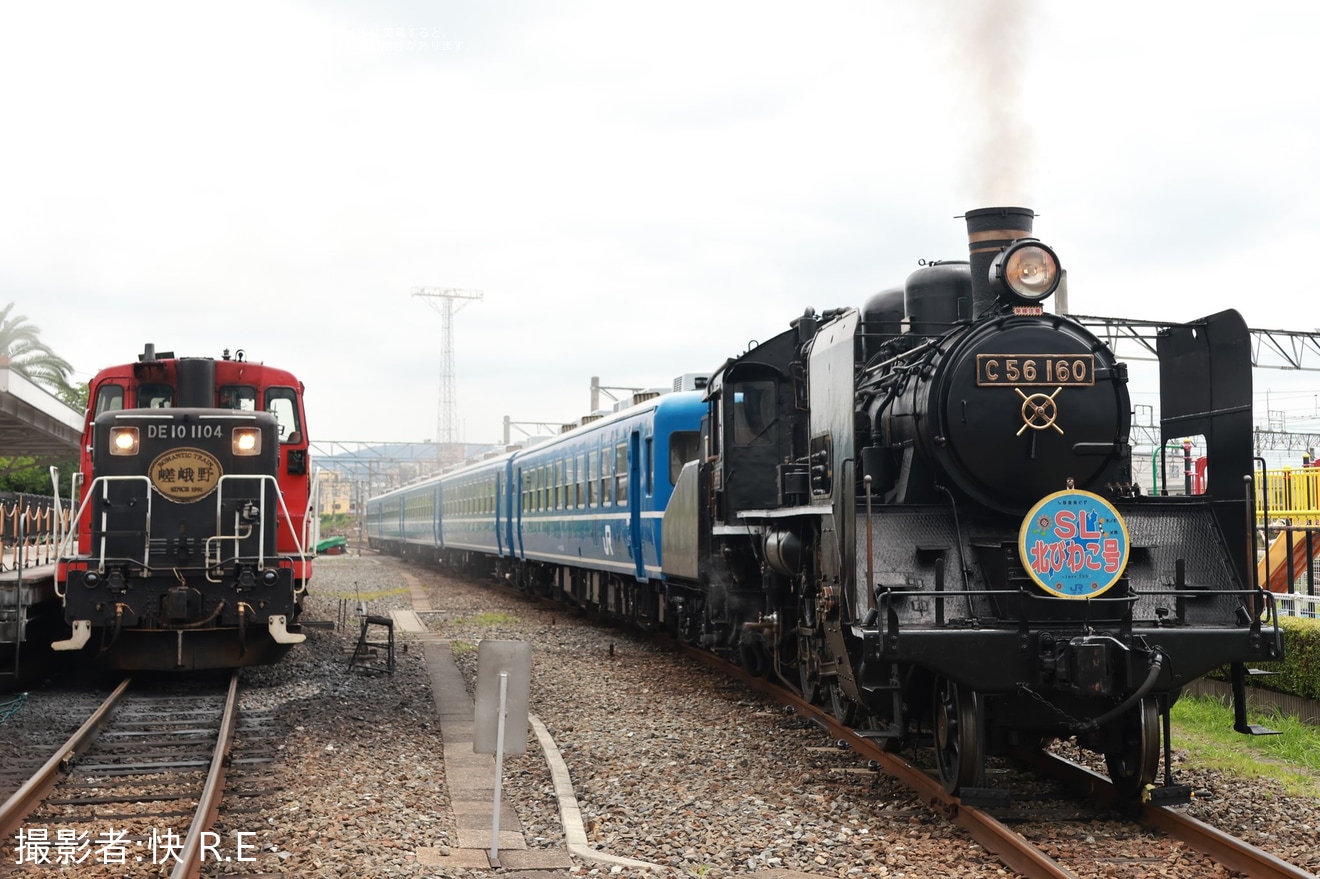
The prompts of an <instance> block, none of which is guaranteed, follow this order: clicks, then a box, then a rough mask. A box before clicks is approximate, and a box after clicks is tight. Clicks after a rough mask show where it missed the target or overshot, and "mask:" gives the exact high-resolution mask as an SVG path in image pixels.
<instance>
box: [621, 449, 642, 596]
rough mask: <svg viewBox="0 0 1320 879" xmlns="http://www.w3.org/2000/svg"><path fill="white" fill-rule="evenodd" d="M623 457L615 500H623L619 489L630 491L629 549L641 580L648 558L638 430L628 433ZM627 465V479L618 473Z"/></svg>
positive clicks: (638, 577)
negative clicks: (644, 546)
mask: <svg viewBox="0 0 1320 879" xmlns="http://www.w3.org/2000/svg"><path fill="white" fill-rule="evenodd" d="M620 448H621V449H622V448H623V447H622V446H620ZM621 457H626V461H616V462H615V466H616V470H615V473H616V476H615V480H616V481H617V485H616V488H615V498H614V502H615V503H616V504H617V503H620V502H621V501H622V500H623V498H621V497H619V496H618V490H619V489H623V490H624V491H626V492H627V493H628V549H629V551H630V552H631V553H632V559H633V565H634V566H635V567H636V568H637V579H638V580H639V581H641V580H645V579H646V558H645V557H644V556H643V554H642V456H641V434H640V433H639V432H638V431H635V430H634V431H633V432H632V433H630V434H628V449H627V452H626V453H625V455H623V456H621ZM625 467H626V468H627V469H626V471H625V472H626V473H627V478H626V479H625V478H624V477H623V476H622V475H617V474H619V472H620V471H621V470H623V469H624V468H625Z"/></svg>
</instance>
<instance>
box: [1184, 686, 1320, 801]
mask: <svg viewBox="0 0 1320 879" xmlns="http://www.w3.org/2000/svg"><path fill="white" fill-rule="evenodd" d="M1248 719H1249V720H1250V721H1251V722H1252V723H1257V724H1260V725H1261V726H1266V727H1269V728H1270V729H1275V730H1278V731H1279V732H1280V733H1281V734H1280V735H1277V736H1244V735H1242V734H1241V733H1237V732H1234V731H1233V709H1232V707H1230V706H1228V705H1225V704H1224V703H1223V702H1220V701H1219V700H1218V699H1214V698H1210V697H1202V696H1184V697H1183V698H1181V699H1179V700H1178V702H1177V703H1176V704H1175V705H1174V706H1173V743H1174V746H1175V747H1176V748H1178V749H1179V750H1183V751H1185V752H1186V754H1187V756H1186V764H1187V765H1188V766H1191V767H1196V768H1205V769H1214V770H1216V771H1220V772H1228V773H1232V774H1234V775H1238V776H1242V777H1246V778H1267V779H1271V780H1273V781H1277V782H1279V783H1280V784H1282V785H1283V787H1284V788H1285V789H1286V790H1287V791H1288V793H1289V794H1292V795H1294V796H1311V797H1316V798H1318V799H1320V727H1315V726H1307V725H1306V724H1304V723H1301V722H1300V721H1298V720H1297V719H1296V718H1293V717H1286V716H1284V715H1281V714H1262V713H1259V712H1250V713H1249V717H1248Z"/></svg>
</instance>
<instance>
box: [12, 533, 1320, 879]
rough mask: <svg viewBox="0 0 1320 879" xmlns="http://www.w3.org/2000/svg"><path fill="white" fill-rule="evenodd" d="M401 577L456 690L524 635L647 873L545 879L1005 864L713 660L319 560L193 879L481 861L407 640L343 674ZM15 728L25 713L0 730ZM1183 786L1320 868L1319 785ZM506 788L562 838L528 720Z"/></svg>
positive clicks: (559, 614) (578, 757) (586, 863)
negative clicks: (260, 726)
mask: <svg viewBox="0 0 1320 879" xmlns="http://www.w3.org/2000/svg"><path fill="white" fill-rule="evenodd" d="M410 586H412V587H413V588H415V589H416V590H418V591H419V594H423V595H425V596H426V599H427V600H429V603H430V608H431V612H429V613H422V614H420V616H421V618H422V619H423V620H424V621H425V623H426V624H427V625H428V627H429V629H430V630H431V632H430V635H428V636H427V637H439V638H443V639H445V640H448V641H449V643H450V648H451V651H452V654H453V658H454V662H455V663H456V664H457V665H458V667H459V670H460V671H461V672H462V674H463V676H464V678H465V680H466V682H467V685H468V688H469V692H470V691H471V688H472V686H473V683H474V680H475V675H476V665H477V650H476V645H477V643H478V642H479V641H480V640H481V639H483V638H491V639H507V640H521V641H528V642H531V644H532V645H533V660H532V682H531V695H530V711H531V713H532V714H533V715H535V716H536V718H538V719H539V720H540V722H541V723H542V724H544V726H545V728H546V730H547V731H548V732H549V734H550V736H551V737H552V738H553V740H554V744H555V745H556V746H557V749H558V751H559V753H560V754H561V755H562V758H563V760H564V762H565V764H566V765H567V768H568V772H569V774H570V776H571V780H572V784H573V789H574V794H575V796H576V798H577V804H578V806H579V808H580V810H581V816H582V821H583V825H584V828H585V831H586V835H587V843H588V845H589V846H591V847H592V848H593V849H596V850H598V851H600V852H603V853H609V854H613V855H618V856H621V857H626V858H633V859H637V860H640V861H645V862H649V863H652V864H655V865H657V866H658V867H659V868H660V869H658V870H655V871H648V870H644V869H641V868H637V867H630V866H627V867H625V866H617V865H611V864H609V863H606V862H598V861H596V860H594V859H588V858H582V857H574V858H573V860H572V863H573V865H574V866H573V867H571V868H570V869H568V870H560V871H558V874H559V875H564V874H566V873H570V872H571V873H572V874H575V875H625V876H630V875H638V876H641V875H651V876H674V877H700V879H713V877H721V876H731V875H745V874H750V873H763V872H767V871H773V872H772V873H771V875H773V874H774V873H778V874H779V875H780V876H784V875H790V874H791V873H794V872H799V873H811V874H815V875H821V876H837V877H849V876H905V877H914V879H919V877H936V876H939V877H944V876H955V875H956V876H1002V875H1011V873H1010V871H1007V870H1006V869H1005V868H1003V867H1002V866H1001V865H1000V864H999V862H998V861H997V860H996V859H995V858H994V857H992V856H990V855H989V854H987V853H986V852H985V851H983V850H982V849H980V848H979V846H977V845H976V843H975V842H973V841H972V840H971V839H970V838H969V837H968V836H967V835H966V834H965V833H963V832H962V831H961V830H959V829H958V828H956V827H954V826H952V825H951V824H949V823H948V822H946V821H945V820H944V819H942V818H940V817H939V816H937V815H936V814H935V813H934V812H932V811H931V810H930V809H928V808H927V807H926V806H924V805H923V804H922V803H920V802H918V801H917V800H916V799H915V798H914V797H913V796H912V795H911V794H910V793H908V792H907V790H906V789H905V788H903V787H901V786H899V785H898V784H897V783H896V782H894V781H893V780H892V779H889V778H887V777H885V776H883V775H878V774H876V773H873V772H869V771H867V770H866V769H865V766H864V764H863V761H861V760H860V759H859V758H858V757H857V756H856V755H854V754H851V753H849V752H846V751H842V752H841V751H838V750H836V749H835V748H834V747H833V746H832V742H831V740H830V739H829V738H828V737H827V736H826V734H825V733H824V732H822V731H821V730H820V729H819V728H817V727H816V726H815V725H813V724H810V723H807V722H806V721H803V720H802V719H800V718H797V717H794V716H791V715H788V714H786V713H785V712H783V711H782V710H781V709H779V708H778V707H777V706H775V705H774V704H772V703H770V702H767V701H765V700H763V699H762V698H760V697H759V696H755V695H752V694H748V693H746V692H745V691H742V690H741V689H740V688H739V686H738V685H737V684H736V683H734V682H732V681H727V680H724V679H722V678H720V677H719V676H718V675H717V674H716V673H715V672H713V671H710V670H708V669H706V668H705V667H703V666H700V665H698V664H696V663H693V662H692V661H690V660H687V659H683V658H681V657H676V656H674V655H672V654H669V653H667V652H665V651H663V650H662V649H660V648H659V647H656V646H654V645H652V644H650V643H648V642H646V641H644V640H642V639H640V638H637V637H635V636H634V635H633V634H632V633H630V632H628V631H625V630H622V629H617V628H605V627H598V626H594V625H591V624H589V623H586V622H583V621H581V620H580V619H579V618H578V617H577V615H576V614H575V613H574V612H573V611H572V610H570V609H568V608H564V609H543V608H542V607H541V606H539V605H536V604H533V603H530V602H528V601H525V600H523V599H522V598H521V597H519V596H518V595H516V594H515V593H513V592H511V591H508V590H503V589H498V588H496V587H494V586H481V585H477V584H474V583H473V582H472V581H471V580H469V579H466V578H462V577H456V576H450V575H448V574H445V573H442V572H440V571H438V570H436V569H433V568H430V567H426V566H421V565H412V564H406V563H403V562H400V561H398V560H395V559H390V558H385V557H378V556H374V555H371V554H366V555H364V556H361V557H358V556H338V557H328V558H324V559H320V560H318V562H317V569H316V575H315V581H314V586H313V589H312V595H311V596H310V597H309V598H308V603H307V610H308V613H307V616H308V617H309V618H312V619H322V620H334V621H337V620H338V619H339V618H340V615H341V612H342V613H343V614H344V620H345V623H346V625H345V626H344V627H343V628H341V629H340V630H338V631H332V630H328V629H309V630H308V634H309V637H308V641H307V643H305V644H303V645H300V646H298V647H296V648H294V650H293V651H292V652H291V653H290V654H289V655H288V657H287V658H286V660H285V661H284V662H282V663H280V664H279V665H275V666H270V667H264V668H255V669H248V670H245V671H244V673H243V690H242V697H241V698H242V700H243V702H242V704H243V706H244V708H245V710H248V711H250V712H255V711H269V712H271V715H270V716H271V718H272V719H271V721H270V723H271V724H272V725H273V726H274V727H275V728H276V729H277V730H278V731H279V733H280V734H281V735H280V737H279V738H278V742H279V744H280V746H281V749H280V750H279V751H278V759H277V760H276V761H275V762H274V763H251V764H245V763H243V762H242V758H243V754H244V753H245V751H244V748H245V747H248V748H249V750H252V752H253V753H256V751H255V750H254V749H255V748H256V745H255V743H249V744H247V745H245V744H244V743H243V742H240V743H239V745H238V747H237V748H236V750H235V757H236V760H237V761H238V762H236V764H235V769H236V771H238V773H239V777H236V778H234V779H233V781H231V784H230V789H231V790H232V791H235V792H241V791H245V790H246V791H248V792H252V793H254V795H253V796H249V797H236V796H230V795H229V793H227V795H226V801H225V808H224V809H223V810H222V813H221V817H220V823H219V825H218V826H217V830H218V832H219V833H220V834H221V839H222V840H223V841H228V840H231V839H233V838H234V836H235V834H236V833H238V832H244V833H250V834H252V835H251V836H245V837H244V841H245V843H246V844H249V845H255V846H257V848H256V849H254V850H246V853H247V854H248V856H255V857H257V860H256V861H255V862H244V863H242V864H239V863H236V862H233V861H230V862H228V863H221V864H213V865H208V870H207V874H208V875H221V874H226V873H234V874H240V873H247V874H254V873H262V872H265V873H268V874H272V873H273V874H278V875H288V876H303V877H341V876H342V877H350V876H352V877H389V876H446V877H467V876H490V875H492V871H491V870H489V869H473V868H471V867H469V866H460V864H469V863H470V860H469V859H466V858H463V857H460V855H462V854H464V852H462V851H460V849H459V847H458V830H457V828H458V825H457V823H456V817H455V815H454V812H453V810H452V808H451V805H450V802H449V795H448V786H447V783H446V773H445V765H444V761H443V750H442V749H443V741H442V737H441V734H440V723H439V721H438V719H437V715H436V713H435V709H434V703H433V701H432V694H431V692H430V680H429V678H428V674H427V669H426V664H425V661H424V657H423V645H422V644H421V642H420V641H419V640H418V638H417V637H416V636H411V635H406V634H403V633H401V632H399V633H396V640H397V644H396V668H395V671H394V673H393V674H392V675H390V674H385V673H381V672H378V671H362V670H356V669H355V670H352V671H350V670H349V668H348V661H349V653H350V652H351V648H352V644H353V642H354V641H355V640H356V637H357V633H358V612H359V609H360V608H361V609H365V611H366V612H367V613H369V614H373V615H381V616H388V615H389V612H390V611H391V610H393V609H402V608H410V607H412V604H411V595H410V592H411V590H410ZM341 602H342V605H341ZM48 710H49V709H46V708H43V711H48ZM43 716H44V715H43ZM23 729H24V719H23V712H19V714H18V715H16V716H15V717H14V718H11V720H10V721H9V723H8V724H6V725H5V726H3V727H0V736H3V737H4V738H6V739H8V738H9V737H10V736H11V735H14V734H16V733H20V734H21V732H22V731H23ZM1175 753H1176V752H1175ZM1191 783H1192V784H1194V785H1196V786H1197V787H1198V789H1201V790H1207V791H1210V792H1212V793H1213V797H1212V798H1208V799H1205V800H1199V801H1198V802H1197V803H1196V804H1194V805H1193V806H1192V807H1189V808H1190V809H1192V810H1193V811H1192V812H1191V813H1192V814H1194V815H1196V816H1197V817H1201V818H1202V819H1203V820H1207V821H1210V822H1211V823H1213V824H1215V825H1216V826H1218V827H1220V828H1221V829H1222V830H1224V831H1226V832H1228V833H1232V834H1235V835H1236V834H1242V835H1244V836H1245V838H1246V839H1248V840H1249V841H1251V842H1253V843H1255V844H1257V845H1261V846H1262V847H1264V848H1266V849H1267V850H1269V851H1272V852H1274V853H1275V854H1277V855H1279V856H1280V857H1283V858H1284V859H1286V860H1289V861H1291V862H1292V863H1295V864H1298V865H1299V866H1304V867H1306V868H1308V869H1311V870H1315V869H1316V868H1317V866H1320V861H1317V860H1316V858H1317V855H1316V840H1317V835H1318V834H1317V831H1318V830H1320V814H1317V813H1318V811H1320V810H1318V809H1317V805H1320V800H1317V799H1315V798H1309V797H1289V796H1286V795H1285V794H1284V793H1283V792H1282V791H1281V790H1279V789H1277V788H1276V787H1274V786H1273V785H1271V784H1270V783H1263V782H1253V783H1251V784H1250V785H1247V784H1242V783H1239V782H1235V781H1233V780H1230V779H1226V778H1219V777H1215V776H1213V775H1210V774H1206V773H1197V774H1196V776H1195V777H1194V778H1193V779H1191ZM503 801H504V803H505V804H506V805H507V806H511V807H512V808H513V809H514V810H515V812H516V814H517V817H518V819H519V821H520V823H521V825H522V830H523V835H524V838H525V841H526V845H527V846H528V847H529V848H530V849H533V850H536V849H547V850H564V849H565V847H566V844H567V841H566V838H565V834H564V830H563V828H562V826H561V821H560V811H559V799H558V797H557V796H556V794H555V791H554V786H553V782H552V779H551V773H550V768H549V765H548V763H547V760H546V757H545V754H544V753H543V751H542V749H541V746H540V743H539V742H538V741H537V739H536V737H535V735H534V733H533V734H532V735H530V736H529V742H528V745H527V753H526V754H525V755H520V756H510V757H506V758H505V759H504V772H503ZM239 810H242V811H239ZM226 844H227V842H222V846H221V851H222V852H227V850H226V848H225V845H226ZM229 849H232V844H229ZM227 853H232V852H227ZM419 853H423V854H425V855H426V857H423V858H422V860H420V861H419ZM467 854H471V852H467ZM14 861H15V857H14V846H13V840H7V841H6V843H5V846H4V848H3V860H2V862H0V875H5V874H6V872H5V871H6V870H13V869H18V868H15V867H13V864H14ZM422 861H426V862H425V863H423V862H422ZM62 874H66V875H77V876H85V875H124V873H116V872H106V873H97V872H96V871H89V870H88V869H87V865H86V864H84V865H82V867H81V868H77V869H75V868H72V867H65V868H60V867H47V866H44V865H43V866H40V867H31V866H28V867H24V868H22V869H21V873H19V875H31V876H41V875H62ZM134 875H159V872H158V868H157V872H155V873H152V872H142V873H140V874H134ZM541 875H549V874H544V873H543V874H541ZM1179 875H1182V876H1191V875H1197V874H1195V873H1189V872H1186V871H1182V872H1181V873H1180V874H1179ZM1214 875H1231V874H1229V873H1227V872H1222V873H1217V874H1214Z"/></svg>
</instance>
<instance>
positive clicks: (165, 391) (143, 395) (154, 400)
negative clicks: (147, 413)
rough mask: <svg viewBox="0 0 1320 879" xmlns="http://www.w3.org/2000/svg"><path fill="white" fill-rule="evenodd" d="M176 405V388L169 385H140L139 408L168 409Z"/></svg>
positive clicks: (138, 391) (138, 392) (138, 390)
mask: <svg viewBox="0 0 1320 879" xmlns="http://www.w3.org/2000/svg"><path fill="white" fill-rule="evenodd" d="M173 405H174V388H172V387H170V386H169V385H138V386H137V408H138V409H168V408H169V407H170V406H173Z"/></svg>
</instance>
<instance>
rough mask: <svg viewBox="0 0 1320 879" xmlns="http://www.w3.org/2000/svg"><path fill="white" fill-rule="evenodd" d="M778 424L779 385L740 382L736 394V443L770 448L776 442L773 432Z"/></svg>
mask: <svg viewBox="0 0 1320 879" xmlns="http://www.w3.org/2000/svg"><path fill="white" fill-rule="evenodd" d="M774 423H775V383H774V382H772V381H752V382H739V383H738V384H736V385H734V393H733V444H734V445H736V446H761V445H769V444H771V443H773V442H774V441H775V439H776V437H775V435H774V434H773V433H771V432H770V428H771V427H773V426H774Z"/></svg>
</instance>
